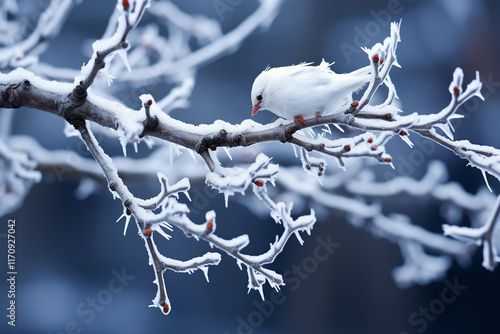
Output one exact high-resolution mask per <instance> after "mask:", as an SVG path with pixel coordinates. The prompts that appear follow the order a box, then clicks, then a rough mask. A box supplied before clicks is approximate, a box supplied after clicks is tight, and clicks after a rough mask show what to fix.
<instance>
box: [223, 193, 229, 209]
mask: <svg viewBox="0 0 500 334" xmlns="http://www.w3.org/2000/svg"><path fill="white" fill-rule="evenodd" d="M224 202H225V203H226V208H227V207H228V204H229V194H228V193H227V192H225V193H224Z"/></svg>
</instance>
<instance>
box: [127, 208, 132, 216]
mask: <svg viewBox="0 0 500 334" xmlns="http://www.w3.org/2000/svg"><path fill="white" fill-rule="evenodd" d="M131 214H132V211H130V209H129V208H127V215H129V216H130V215H131Z"/></svg>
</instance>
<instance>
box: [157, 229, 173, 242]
mask: <svg viewBox="0 0 500 334" xmlns="http://www.w3.org/2000/svg"><path fill="white" fill-rule="evenodd" d="M155 230H156V232H158V233H160V234H161V235H162V236H163V237H164V238H165V239H167V240H170V239H171V238H172V236H171V235H170V234H167V233H166V232H165V231H163V229H162V228H157V229H155Z"/></svg>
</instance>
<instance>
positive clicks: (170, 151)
mask: <svg viewBox="0 0 500 334" xmlns="http://www.w3.org/2000/svg"><path fill="white" fill-rule="evenodd" d="M172 145H173V144H170V145H169V146H168V148H169V155H170V167H173V166H174V152H173V148H172Z"/></svg>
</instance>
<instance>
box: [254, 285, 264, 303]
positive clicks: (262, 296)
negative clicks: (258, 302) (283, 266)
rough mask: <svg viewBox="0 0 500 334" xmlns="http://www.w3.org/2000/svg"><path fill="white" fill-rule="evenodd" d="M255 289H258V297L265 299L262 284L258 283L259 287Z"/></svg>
mask: <svg viewBox="0 0 500 334" xmlns="http://www.w3.org/2000/svg"><path fill="white" fill-rule="evenodd" d="M255 289H256V290H259V293H260V297H261V298H262V300H266V298H265V297H264V287H263V286H262V285H259V287H258V288H255Z"/></svg>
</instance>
